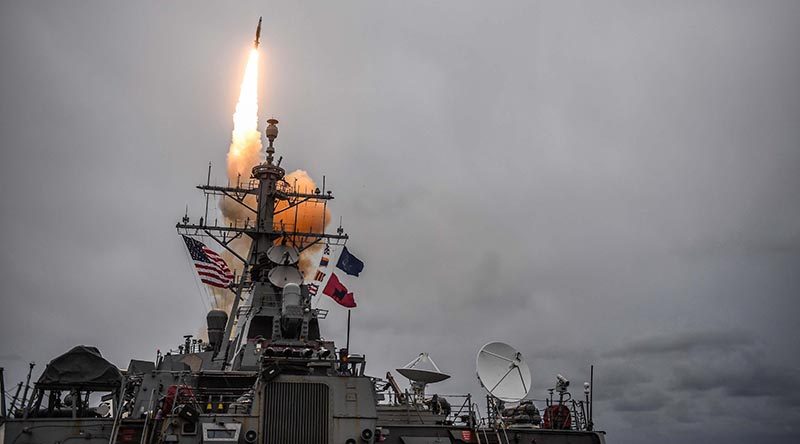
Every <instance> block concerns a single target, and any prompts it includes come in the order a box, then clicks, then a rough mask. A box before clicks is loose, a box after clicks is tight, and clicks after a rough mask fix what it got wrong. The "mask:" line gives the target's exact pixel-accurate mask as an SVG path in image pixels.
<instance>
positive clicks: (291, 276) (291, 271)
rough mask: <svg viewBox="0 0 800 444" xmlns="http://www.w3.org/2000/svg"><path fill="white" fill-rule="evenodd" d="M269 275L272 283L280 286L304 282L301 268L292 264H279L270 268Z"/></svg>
mask: <svg viewBox="0 0 800 444" xmlns="http://www.w3.org/2000/svg"><path fill="white" fill-rule="evenodd" d="M267 277H268V278H269V281H270V282H272V285H274V286H276V287H280V288H283V287H284V286H285V285H286V284H297V285H300V284H302V283H303V275H302V274H300V270H298V269H297V267H293V266H291V265H279V266H277V267H275V268H273V269H272V270H270V272H269V275H268V276H267Z"/></svg>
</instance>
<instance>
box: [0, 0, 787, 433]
mask: <svg viewBox="0 0 800 444" xmlns="http://www.w3.org/2000/svg"><path fill="white" fill-rule="evenodd" d="M265 8H266V9H265ZM261 15H263V16H264V20H265V22H264V28H263V29H264V32H263V35H262V45H263V46H262V48H263V50H264V55H265V57H264V58H263V59H264V61H265V62H264V66H263V68H264V70H263V71H262V74H263V76H262V82H261V85H260V86H261V87H262V88H261V109H262V112H261V117H262V121H263V119H264V118H265V117H268V116H273V115H274V116H275V117H277V118H278V119H279V120H280V121H281V124H280V128H281V129H280V137H279V139H278V141H277V147H278V148H277V149H278V154H279V155H282V156H284V161H283V164H282V165H284V166H286V167H287V168H288V169H294V168H304V169H307V170H309V172H310V174H311V175H312V177H314V178H316V179H317V180H319V179H320V178H321V176H322V175H323V174H325V175H326V176H327V184H328V186H329V187H330V188H331V189H332V190H333V191H334V194H335V196H336V200H335V201H333V202H332V205H331V210H332V211H333V213H334V220H336V221H338V220H339V217H340V216H341V217H343V224H344V228H345V229H346V230H347V232H348V233H349V234H350V235H351V240H350V242H349V243H348V247H351V249H352V251H353V252H354V253H355V254H357V255H358V256H359V257H360V258H361V259H363V260H364V261H365V262H366V268H365V272H364V273H363V275H362V276H361V277H360V278H359V279H357V280H353V281H350V282H348V285H350V286H351V287H352V288H353V290H354V291H355V292H356V295H357V299H358V304H359V307H358V310H356V311H355V312H354V313H353V319H352V327H353V337H352V345H353V347H354V349H356V350H358V351H359V352H363V353H365V354H366V355H367V358H368V362H369V367H368V370H369V372H370V373H371V374H373V375H383V374H385V372H386V371H390V370H392V371H393V370H394V369H395V368H397V367H400V366H402V365H403V364H405V363H406V362H408V361H410V360H411V359H412V358H413V357H415V356H416V355H417V354H418V353H419V352H421V351H427V352H430V353H431V355H432V356H433V357H434V359H435V360H436V362H437V364H438V365H439V366H440V367H441V368H442V369H443V370H444V371H446V372H449V373H450V374H452V375H453V377H452V378H451V379H450V380H448V381H446V382H444V383H442V384H441V385H440V386H439V387H437V390H439V391H440V392H461V391H472V392H473V394H476V395H477V394H479V393H482V391H481V389H480V387H479V386H478V384H477V381H476V380H475V376H474V370H475V369H474V365H475V363H474V358H475V353H476V352H477V350H478V349H479V347H480V346H481V345H483V344H484V343H486V342H488V341H491V340H502V341H507V342H509V343H511V344H512V345H514V346H515V347H517V348H519V349H520V350H521V351H522V352H523V353H524V355H525V356H526V358H527V359H528V362H529V363H530V366H531V369H532V372H533V385H534V387H533V390H532V392H531V396H532V397H534V398H536V399H541V398H543V397H544V396H546V393H547V392H546V390H547V389H548V388H550V387H552V386H553V384H554V380H555V374H557V373H561V374H563V375H565V376H567V377H568V378H569V379H570V380H571V381H573V386H574V387H576V390H578V391H580V386H581V383H582V382H583V381H586V380H588V379H589V366H590V365H594V366H595V388H596V394H597V398H596V400H597V406H598V408H597V409H596V411H595V422H596V424H598V425H599V426H600V427H601V428H604V429H606V430H608V432H609V434H608V441H609V442H615V443H626V442H627V443H637V442H641V440H642V437H646V438H647V440H648V441H649V442H653V443H657V442H664V443H668V442H678V441H680V442H684V441H685V442H755V441H759V440H763V439H767V438H769V439H774V440H776V441H781V442H789V441H792V440H794V441H797V438H798V434H799V433H800V431H799V430H798V429H797V426H796V425H795V424H797V423H800V417H799V416H800V414H799V413H798V409H799V407H798V402H797V401H798V395H797V389H796V387H797V386H798V381H797V373H796V372H797V369H798V368H800V357H798V355H797V353H792V352H791V351H793V350H795V349H796V343H795V342H796V339H795V338H796V337H798V336H800V330H799V329H800V327H798V323H797V313H798V312H799V311H800V302H799V300H798V294H800V273H798V269H800V248H798V246H799V245H800V233H798V228H797V227H799V226H800V200H798V199H797V195H798V191H800V175H799V174H797V171H798V166H800V149H798V147H800V125H798V124H797V123H798V122H800V87H798V79H800V51H798V50H797V49H798V48H797V47H798V43H797V42H799V41H800V4H798V3H797V2H793V1H786V2H782V1H766V2H746V1H728V2H714V1H707V2H689V1H672V2H640V1H630V2H627V1H613V2H602V3H600V2H574V1H558V2H555V1H554V2H549V1H543V2H502V3H498V4H494V3H493V4H491V5H488V4H484V3H479V2H463V1H459V2H435V3H431V2H403V3H387V2H382V3H377V2H336V3H330V2H319V3H316V4H295V3H281V2H272V3H270V4H269V5H268V7H267V6H265V5H264V4H263V2H237V4H236V5H235V6H228V5H226V6H225V7H222V6H217V5H214V4H211V3H207V4H203V3H198V2H186V3H181V2H168V3H164V2H137V3H135V4H134V3H130V2H128V3H112V2H81V3H76V2H37V1H30V2H3V3H2V5H0V63H1V64H0V66H2V70H0V76H2V78H1V79H0V80H1V81H0V135H2V142H0V143H2V162H0V186H2V188H3V190H4V192H3V193H2V194H1V195H0V196H1V197H0V199H2V201H1V202H0V208H1V209H2V214H1V216H2V223H3V229H2V231H0V236H2V245H3V248H2V249H0V265H1V266H0V270H1V271H0V279H2V282H3V285H4V287H3V291H2V293H1V295H0V297H2V308H1V309H0V355H2V357H1V358H0V361H1V362H0V365H3V366H5V367H6V374H7V381H9V383H13V382H14V381H19V380H21V379H23V378H24V376H25V372H26V370H27V366H26V365H25V363H26V362H28V361H29V360H35V361H36V362H38V363H39V364H38V365H37V371H38V370H39V369H40V368H41V367H43V364H44V363H46V362H47V361H49V360H50V359H51V358H52V357H53V356H55V355H57V354H59V353H62V352H63V351H64V350H66V349H68V348H70V347H71V346H73V345H75V344H79V343H84V344H90V345H97V346H98V347H100V349H101V350H103V353H104V356H107V357H109V358H110V359H111V360H112V361H113V362H115V363H116V364H118V365H120V366H123V367H124V366H125V365H127V362H128V360H129V359H130V358H152V356H154V355H155V350H156V349H158V348H160V349H162V350H166V349H168V348H169V347H170V346H173V345H174V344H176V343H177V342H179V341H180V340H181V335H183V334H185V333H195V332H197V331H198V329H199V327H200V325H201V322H202V319H203V315H204V312H205V310H206V309H207V307H206V306H204V303H205V302H204V299H203V298H202V296H198V294H202V290H201V289H199V288H198V286H197V285H196V283H195V280H194V278H193V275H192V271H191V268H189V267H188V266H187V264H186V254H185V252H184V251H183V250H182V246H181V244H180V241H179V239H177V238H176V236H175V232H174V223H175V222H176V221H177V220H178V219H179V218H180V217H181V216H182V215H183V213H184V209H185V207H186V205H187V204H188V206H189V213H190V215H193V217H194V218H196V217H197V216H198V215H199V214H200V212H201V211H202V208H203V206H204V201H203V198H202V195H200V194H198V193H196V192H195V191H196V190H194V188H193V186H194V185H196V184H198V183H201V182H203V181H205V171H206V170H205V169H206V166H207V162H208V161H209V160H210V161H212V162H213V163H214V168H215V172H214V174H213V175H212V182H216V183H224V182H225V179H224V174H223V170H224V168H222V165H224V159H225V157H224V156H225V152H226V151H227V146H228V143H229V140H230V130H231V113H232V111H233V106H234V104H235V101H236V97H237V94H238V87H239V85H238V84H239V81H240V78H241V71H242V69H243V62H244V57H245V55H246V50H247V45H248V44H249V42H250V41H251V39H252V32H253V26H254V25H255V22H256V19H257V17H258V16H261ZM211 211H212V217H218V214H217V213H216V209H215V205H213V204H212V210H211ZM320 304H321V306H322V307H323V308H329V309H331V312H330V314H329V317H328V319H326V321H325V325H324V326H323V328H324V331H323V333H324V334H325V335H326V337H328V338H331V339H335V340H337V341H338V342H341V341H342V340H343V338H344V334H345V313H344V312H343V311H341V310H339V309H338V308H337V307H335V306H334V305H332V303H330V302H329V301H328V300H325V299H323V300H321V301H320ZM576 396H577V395H576ZM765 428H768V429H769V434H767V432H765V431H764V429H765Z"/></svg>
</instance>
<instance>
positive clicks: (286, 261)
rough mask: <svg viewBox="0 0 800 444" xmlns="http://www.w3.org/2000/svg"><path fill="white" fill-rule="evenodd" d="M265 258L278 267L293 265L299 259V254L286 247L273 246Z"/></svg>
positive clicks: (293, 249)
mask: <svg viewBox="0 0 800 444" xmlns="http://www.w3.org/2000/svg"><path fill="white" fill-rule="evenodd" d="M267 258H269V260H270V261H272V262H273V263H275V264H278V265H294V264H296V263H297V261H298V260H299V259H300V252H299V251H297V248H294V247H290V246H288V245H274V246H272V247H271V248H270V249H269V250H267Z"/></svg>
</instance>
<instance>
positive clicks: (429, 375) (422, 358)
mask: <svg viewBox="0 0 800 444" xmlns="http://www.w3.org/2000/svg"><path fill="white" fill-rule="evenodd" d="M425 364H429V366H430V367H432V368H430V369H426V368H424V367H423V366H425ZM395 370H397V373H400V374H401V375H403V376H405V377H406V378H408V379H409V380H410V381H411V382H416V383H421V384H423V385H424V384H433V383H436V382H442V381H444V380H445V379H447V378H449V377H450V375H448V374H445V373H442V371H441V370H439V367H437V366H436V363H435V362H433V359H431V357H430V356H429V355H428V354H427V353H420V354H419V356H417V357H416V358H415V359H414V360H413V361H411V362H409V363H408V364H406V365H405V366H404V367H403V368H398V369H395Z"/></svg>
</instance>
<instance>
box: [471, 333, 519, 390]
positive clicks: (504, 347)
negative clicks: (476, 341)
mask: <svg viewBox="0 0 800 444" xmlns="http://www.w3.org/2000/svg"><path fill="white" fill-rule="evenodd" d="M475 365H476V367H477V369H478V380H480V382H481V386H483V388H484V389H486V391H487V392H489V394H490V395H492V396H493V397H495V398H497V399H499V400H501V401H507V402H517V401H520V400H521V399H522V398H524V397H525V396H526V395H527V394H528V391H530V388H531V371H530V368H528V364H527V363H526V362H525V358H523V357H522V353H520V352H519V351H517V349H515V348H514V347H512V346H510V345H508V344H506V343H503V342H490V343H488V344H486V345H484V346H483V347H481V349H480V351H478V356H477V358H476V362H475Z"/></svg>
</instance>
